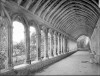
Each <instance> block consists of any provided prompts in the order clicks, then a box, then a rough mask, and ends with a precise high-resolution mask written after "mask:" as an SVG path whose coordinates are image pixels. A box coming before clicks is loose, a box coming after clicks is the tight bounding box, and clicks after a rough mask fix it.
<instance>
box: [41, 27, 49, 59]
mask: <svg viewBox="0 0 100 76" xmlns="http://www.w3.org/2000/svg"><path fill="white" fill-rule="evenodd" d="M42 29H43V32H44V59H46V57H47V51H48V32H47V28H46V27H45V26H43V27H42Z"/></svg>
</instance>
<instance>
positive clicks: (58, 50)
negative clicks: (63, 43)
mask: <svg viewBox="0 0 100 76" xmlns="http://www.w3.org/2000/svg"><path fill="white" fill-rule="evenodd" d="M59 40H60V34H59V33H58V49H57V52H58V55H60V53H59V52H60V41H59Z"/></svg>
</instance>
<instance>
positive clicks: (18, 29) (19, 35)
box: [13, 21, 36, 43]
mask: <svg viewBox="0 0 100 76" xmlns="http://www.w3.org/2000/svg"><path fill="white" fill-rule="evenodd" d="M24 31H25V29H24V26H23V24H22V23H20V22H18V21H14V22H13V42H14V43H19V42H20V41H22V40H24V39H25V36H24ZM33 32H36V30H35V28H34V27H32V26H31V27H30V35H32V33H33Z"/></svg>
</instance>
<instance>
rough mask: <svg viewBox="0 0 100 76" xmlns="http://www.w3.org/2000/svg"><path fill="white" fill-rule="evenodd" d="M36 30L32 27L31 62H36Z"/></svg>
mask: <svg viewBox="0 0 100 76" xmlns="http://www.w3.org/2000/svg"><path fill="white" fill-rule="evenodd" d="M36 55H37V51H36V28H35V27H33V26H30V60H31V61H34V60H36Z"/></svg>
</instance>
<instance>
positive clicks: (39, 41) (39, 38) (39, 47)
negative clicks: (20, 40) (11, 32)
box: [36, 31, 41, 61]
mask: <svg viewBox="0 0 100 76" xmlns="http://www.w3.org/2000/svg"><path fill="white" fill-rule="evenodd" d="M36 50H37V58H36V60H37V61H39V60H40V59H41V32H40V31H37V34H36Z"/></svg>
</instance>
